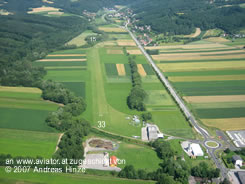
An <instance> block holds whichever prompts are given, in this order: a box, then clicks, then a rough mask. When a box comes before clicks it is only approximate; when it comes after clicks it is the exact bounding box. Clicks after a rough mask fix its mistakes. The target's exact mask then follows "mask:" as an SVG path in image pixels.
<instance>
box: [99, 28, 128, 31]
mask: <svg viewBox="0 0 245 184" xmlns="http://www.w3.org/2000/svg"><path fill="white" fill-rule="evenodd" d="M99 30H101V31H104V32H127V31H126V30H124V29H122V28H119V27H99Z"/></svg>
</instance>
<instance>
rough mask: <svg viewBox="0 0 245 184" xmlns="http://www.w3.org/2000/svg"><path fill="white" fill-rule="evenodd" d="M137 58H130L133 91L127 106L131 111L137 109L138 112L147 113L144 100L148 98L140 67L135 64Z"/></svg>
mask: <svg viewBox="0 0 245 184" xmlns="http://www.w3.org/2000/svg"><path fill="white" fill-rule="evenodd" d="M134 59H135V57H131V56H129V57H128V61H129V66H130V69H131V80H132V86H133V87H132V89H131V91H130V94H129V96H128V98H127V104H128V107H129V108H130V109H136V110H138V111H145V110H146V107H145V104H144V100H145V98H146V97H147V94H146V92H145V90H144V89H143V88H142V81H141V76H140V74H139V73H138V67H137V64H136V62H135V60H134Z"/></svg>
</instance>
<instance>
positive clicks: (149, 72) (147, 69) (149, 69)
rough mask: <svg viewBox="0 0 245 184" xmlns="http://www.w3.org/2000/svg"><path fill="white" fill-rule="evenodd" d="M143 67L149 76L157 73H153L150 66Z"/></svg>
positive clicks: (144, 65)
mask: <svg viewBox="0 0 245 184" xmlns="http://www.w3.org/2000/svg"><path fill="white" fill-rule="evenodd" d="M142 66H143V68H144V70H145V72H146V74H147V75H155V72H154V71H153V69H152V67H151V66H150V65H149V64H142Z"/></svg>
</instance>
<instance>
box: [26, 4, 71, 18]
mask: <svg viewBox="0 0 245 184" xmlns="http://www.w3.org/2000/svg"><path fill="white" fill-rule="evenodd" d="M27 13H28V14H38V15H44V16H48V17H57V16H58V17H59V16H71V15H73V16H74V14H70V13H64V12H63V11H62V9H60V8H55V7H49V6H42V7H38V8H30V10H29V11H28V12H27Z"/></svg>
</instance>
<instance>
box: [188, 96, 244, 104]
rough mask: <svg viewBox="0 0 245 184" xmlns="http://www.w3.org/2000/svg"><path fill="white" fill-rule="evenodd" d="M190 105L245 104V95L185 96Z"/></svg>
mask: <svg viewBox="0 0 245 184" xmlns="http://www.w3.org/2000/svg"><path fill="white" fill-rule="evenodd" d="M183 98H184V100H185V101H187V102H189V103H209V102H210V103H212V102H245V95H220V96H184V97H183Z"/></svg>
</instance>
